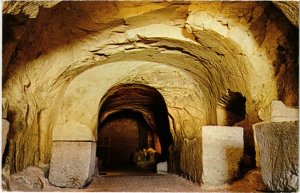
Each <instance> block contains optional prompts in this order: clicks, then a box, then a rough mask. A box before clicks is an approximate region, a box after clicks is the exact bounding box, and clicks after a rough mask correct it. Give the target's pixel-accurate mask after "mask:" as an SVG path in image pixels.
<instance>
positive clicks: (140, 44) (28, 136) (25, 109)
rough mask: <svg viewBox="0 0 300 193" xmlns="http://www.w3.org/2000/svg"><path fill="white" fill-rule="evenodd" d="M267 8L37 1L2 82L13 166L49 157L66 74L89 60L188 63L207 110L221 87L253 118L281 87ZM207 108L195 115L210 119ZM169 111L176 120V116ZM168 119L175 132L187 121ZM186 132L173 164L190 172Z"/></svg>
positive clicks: (284, 26)
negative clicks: (40, 6) (235, 94)
mask: <svg viewBox="0 0 300 193" xmlns="http://www.w3.org/2000/svg"><path fill="white" fill-rule="evenodd" d="M133 5H134V6H133ZM269 9H271V8H270V4H268V3H265V4H264V3H256V2H243V3H238V2H232V3H225V2H224V3H222V2H212V3H204V2H198V3H191V4H185V3H182V5H171V3H151V2H147V3H143V2H132V3H128V2H127V3H126V2H61V3H59V4H57V5H56V6H55V7H53V8H52V9H45V10H41V11H40V12H39V15H38V17H37V18H36V19H35V20H34V21H32V22H31V23H30V24H29V26H28V28H27V31H26V32H25V34H24V35H23V36H22V39H21V40H20V41H19V44H18V50H17V52H16V55H15V57H14V59H13V60H11V62H10V64H9V69H8V75H7V77H8V79H7V81H6V82H5V84H4V86H3V95H4V96H5V97H7V98H8V99H9V104H10V106H9V119H10V122H11V123H12V128H13V129H12V132H11V133H10V136H11V141H10V148H11V150H10V157H9V158H10V159H9V160H10V162H11V165H12V166H13V167H14V169H15V170H21V169H22V168H23V167H26V166H28V165H33V164H38V163H39V162H41V163H49V161H50V150H51V143H52V138H51V136H52V131H53V128H54V126H55V124H56V121H57V118H58V117H60V114H59V113H58V112H59V110H60V108H61V104H62V103H61V98H62V97H63V96H64V93H65V90H67V87H68V85H69V83H70V82H71V81H72V80H73V79H74V77H76V76H77V75H79V74H80V73H82V72H84V71H85V70H87V69H89V68H92V67H95V66H98V65H101V64H105V63H112V62H116V61H122V60H129V61H130V60H132V61H150V62H158V63H163V64H168V65H173V66H175V67H177V68H181V69H182V70H183V71H187V72H189V74H190V76H191V77H192V78H193V79H194V80H195V82H197V84H198V86H197V87H199V89H198V90H201V92H202V95H201V96H205V97H204V98H203V99H201V102H202V103H203V106H205V111H206V112H209V113H212V115H214V114H215V112H214V109H215V107H216V104H217V102H218V100H217V99H218V98H219V97H220V96H221V95H222V92H224V91H225V90H226V89H227V88H230V89H231V90H234V91H239V92H241V93H242V94H244V95H246V97H247V116H248V118H249V123H247V124H246V125H250V124H251V123H253V122H255V121H256V120H257V118H256V114H257V113H256V112H257V110H258V109H260V108H262V107H264V106H266V105H267V104H268V103H269V102H270V101H271V100H272V99H276V98H277V91H278V90H280V89H283V88H276V81H277V80H278V79H279V80H281V79H280V78H277V79H275V78H274V73H273V66H272V65H273V63H274V61H276V60H277V59H278V57H279V56H278V53H277V52H276V48H278V46H279V45H280V42H278V40H279V39H280V40H281V41H283V42H285V44H284V45H283V47H284V48H289V49H292V47H291V46H290V43H289V42H288V41H286V40H287V38H286V36H285V34H286V32H289V31H290V29H289V24H288V22H286V21H284V19H280V18H281V16H282V15H280V13H278V12H277V13H276V11H273V10H271V11H268V10H269ZM265 10H266V11H265ZM204 18H205V19H204ZM278 21H280V22H281V23H280V25H277V22H278ZM290 55H292V53H290V52H288V54H287V56H286V57H287V58H290ZM279 64H283V62H282V61H279ZM288 64H289V65H286V64H284V65H283V66H287V67H286V69H290V67H289V66H294V64H295V61H293V60H290V61H289V63H288ZM147 70H148V69H147ZM112 74H113V73H112ZM284 75H285V74H284ZM279 77H283V75H279ZM293 80H294V79H292V80H291V81H290V82H293ZM282 81H283V79H282ZM288 83H289V82H288ZM289 84H291V83H289ZM149 85H150V86H151V83H150V84H149ZM283 86H285V84H283ZM294 88H295V87H291V88H290V89H288V90H287V91H284V93H285V94H284V95H283V99H285V97H287V96H290V95H291V94H293V93H297V92H295V89H294ZM294 95H297V94H294ZM166 100H167V99H166ZM186 101H190V100H186ZM289 101H291V102H294V101H295V97H292V98H291V99H289ZM166 102H167V101H166ZM201 107H202V106H201ZM197 108H199V107H198V106H197ZM190 111H193V110H190ZM209 113H206V114H205V116H207V117H206V118H205V119H201V120H199V121H202V122H203V123H204V122H208V123H215V121H216V120H215V118H214V117H215V116H208V115H209ZM187 114H188V112H187ZM201 116H202V115H201ZM174 117H175V118H173V119H174V122H175V123H176V122H177V120H180V118H176V116H174ZM210 117H212V118H210ZM86 120H88V119H86ZM87 124H91V123H87ZM92 124H94V123H92ZM187 127H188V126H187ZM91 128H93V127H91ZM174 128H175V129H178V132H177V131H176V132H174V133H176V135H175V136H180V135H179V133H184V130H181V129H182V128H186V127H185V126H184V127H176V126H175V127H174ZM190 130H191V129H190ZM191 131H192V130H191ZM191 133H192V134H187V135H188V136H187V137H178V140H177V141H178V144H181V145H180V146H181V147H183V150H182V152H185V153H184V154H186V157H184V156H181V158H182V159H184V160H182V161H181V163H182V164H183V165H182V166H181V167H182V168H181V169H182V170H184V171H183V172H184V173H188V174H189V175H190V176H195V175H198V174H197V172H199V170H197V171H195V169H193V168H196V167H192V165H194V164H195V165H197V164H198V163H197V162H196V160H197V158H195V155H197V154H195V153H190V154H189V153H188V152H189V151H190V150H189V149H191V148H190V147H193V145H194V144H193V143H194V142H193V140H194V138H195V137H194V136H193V135H197V133H198V132H197V131H194V132H191ZM185 135H186V134H185ZM175 138H176V137H175ZM184 143H186V144H188V145H185V144H184ZM174 148H175V149H177V148H178V147H174ZM199 151H200V150H199ZM179 152H181V149H180V148H179ZM189 156H190V157H189ZM187 163H194V164H192V165H190V166H189V165H188V164H187ZM188 167H190V169H189V168H188ZM195 173H196V174H195Z"/></svg>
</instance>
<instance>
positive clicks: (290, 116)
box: [271, 101, 299, 122]
mask: <svg viewBox="0 0 300 193" xmlns="http://www.w3.org/2000/svg"><path fill="white" fill-rule="evenodd" d="M297 120H299V109H297V108H292V107H287V106H285V104H284V103H283V102H282V101H272V104H271V122H283V121H297Z"/></svg>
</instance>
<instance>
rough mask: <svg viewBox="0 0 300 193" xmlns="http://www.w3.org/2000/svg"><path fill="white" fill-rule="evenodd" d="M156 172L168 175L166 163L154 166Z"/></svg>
mask: <svg viewBox="0 0 300 193" xmlns="http://www.w3.org/2000/svg"><path fill="white" fill-rule="evenodd" d="M156 171H157V173H158V174H167V173H168V162H160V163H158V164H157V165H156Z"/></svg>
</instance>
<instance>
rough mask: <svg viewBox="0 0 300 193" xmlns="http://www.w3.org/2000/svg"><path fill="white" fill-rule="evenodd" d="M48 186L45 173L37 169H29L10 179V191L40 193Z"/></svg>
mask: <svg viewBox="0 0 300 193" xmlns="http://www.w3.org/2000/svg"><path fill="white" fill-rule="evenodd" d="M48 185H49V182H48V180H47V179H46V178H45V176H44V173H43V171H42V170H41V169H39V168H37V167H28V168H26V169H25V170H23V171H22V172H18V173H16V174H13V175H11V177H10V179H9V190H10V191H25V192H40V191H42V190H43V189H44V188H46V187H47V186H48Z"/></svg>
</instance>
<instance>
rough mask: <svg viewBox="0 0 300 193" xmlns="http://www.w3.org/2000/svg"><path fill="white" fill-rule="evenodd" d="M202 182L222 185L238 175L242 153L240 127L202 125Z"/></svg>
mask: <svg viewBox="0 0 300 193" xmlns="http://www.w3.org/2000/svg"><path fill="white" fill-rule="evenodd" d="M202 151H203V153H202V162H203V173H202V182H203V184H204V185H222V184H225V183H228V182H230V181H231V180H232V179H233V178H234V177H236V176H237V175H238V172H239V163H240V161H241V159H242V157H243V153H244V139H243V128H242V127H230V126H203V127H202Z"/></svg>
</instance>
